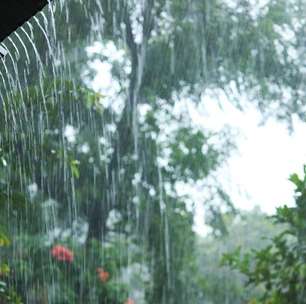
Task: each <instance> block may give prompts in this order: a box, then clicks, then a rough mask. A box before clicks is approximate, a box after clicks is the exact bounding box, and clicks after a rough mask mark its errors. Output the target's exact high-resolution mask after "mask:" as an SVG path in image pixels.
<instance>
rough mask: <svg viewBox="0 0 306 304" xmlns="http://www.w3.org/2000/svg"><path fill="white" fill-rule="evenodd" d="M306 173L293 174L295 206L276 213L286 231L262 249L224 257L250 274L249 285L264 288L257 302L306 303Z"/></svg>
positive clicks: (238, 252)
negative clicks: (300, 176) (301, 177)
mask: <svg viewBox="0 0 306 304" xmlns="http://www.w3.org/2000/svg"><path fill="white" fill-rule="evenodd" d="M304 173H305V176H304V178H303V179H300V178H299V176H298V175H297V174H293V175H292V176H291V177H290V180H291V181H292V182H293V183H294V184H295V186H296V205H295V206H294V207H290V208H289V207H287V206H284V207H281V208H278V209H277V213H276V215H275V216H274V219H275V221H276V222H277V223H282V224H285V225H286V227H287V228H286V230H285V231H283V232H282V233H280V234H278V235H277V236H275V237H274V238H273V239H272V240H271V243H270V244H269V245H268V246H267V247H265V248H263V249H261V250H253V251H252V252H250V253H248V254H241V252H240V250H239V249H237V250H236V251H234V252H233V253H231V254H226V255H225V256H224V260H225V262H226V263H227V264H228V265H229V266H231V267H232V268H235V269H238V270H239V271H240V272H241V273H243V274H245V275H246V276H247V278H248V285H252V286H262V287H263V288H264V291H265V292H264V295H263V297H262V298H260V299H258V303H265V304H266V303H267V304H268V303H271V304H272V303H275V304H276V303H277V304H280V303H297V304H302V303H305V286H306V271H305V270H306V269H305V256H306V255H305V241H306V239H305V231H306V230H305V215H306V213H305V210H306V204H305V202H306V199H305V197H306V196H305V195H306V190H305V189H306V187H305V185H306V183H305V181H306V170H305V168H304ZM256 303H257V302H256Z"/></svg>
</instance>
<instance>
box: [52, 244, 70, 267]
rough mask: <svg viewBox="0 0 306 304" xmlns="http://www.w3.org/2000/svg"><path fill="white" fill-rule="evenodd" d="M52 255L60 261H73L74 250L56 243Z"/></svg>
mask: <svg viewBox="0 0 306 304" xmlns="http://www.w3.org/2000/svg"><path fill="white" fill-rule="evenodd" d="M51 255H52V256H53V257H54V258H55V259H56V260H58V261H61V262H68V263H72V261H73V252H72V251H71V250H70V249H68V248H66V247H65V246H62V245H56V246H54V247H53V248H52V250H51Z"/></svg>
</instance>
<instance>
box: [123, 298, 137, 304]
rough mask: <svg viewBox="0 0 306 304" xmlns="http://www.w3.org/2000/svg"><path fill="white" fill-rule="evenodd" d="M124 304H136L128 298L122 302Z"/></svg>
mask: <svg viewBox="0 0 306 304" xmlns="http://www.w3.org/2000/svg"><path fill="white" fill-rule="evenodd" d="M124 304H136V303H135V301H134V300H133V299H131V298H128V299H127V300H126V301H125V302H124Z"/></svg>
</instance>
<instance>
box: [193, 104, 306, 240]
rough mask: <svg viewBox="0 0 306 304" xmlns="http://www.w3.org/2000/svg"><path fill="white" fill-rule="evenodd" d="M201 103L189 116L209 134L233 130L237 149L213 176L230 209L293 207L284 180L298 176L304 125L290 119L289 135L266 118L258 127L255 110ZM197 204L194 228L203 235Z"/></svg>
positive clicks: (304, 151) (303, 160)
mask: <svg viewBox="0 0 306 304" xmlns="http://www.w3.org/2000/svg"><path fill="white" fill-rule="evenodd" d="M203 104H205V110H203V111H201V110H198V111H197V113H193V116H194V119H195V120H198V121H200V120H201V121H202V122H203V125H206V126H209V128H210V129H212V130H220V129H222V127H224V126H225V125H229V126H230V127H232V128H235V129H236V130H237V131H238V132H239V136H238V137H237V139H236V144H237V150H236V151H234V152H233V153H232V155H231V157H230V158H229V159H228V161H227V163H226V164H225V165H224V166H222V168H220V170H219V171H218V173H217V176H218V179H219V181H221V183H222V184H223V186H224V187H225V189H226V190H227V191H228V193H229V194H230V195H231V198H232V200H233V202H234V204H235V206H236V207H237V208H240V209H244V210H251V209H253V208H254V207H255V206H260V208H261V210H262V211H264V212H266V213H268V214H273V213H274V212H275V208H276V207H278V206H281V205H284V204H287V205H293V203H294V199H293V195H294V186H293V185H292V183H291V182H290V181H289V180H288V178H289V176H290V175H291V174H292V173H298V174H300V175H301V176H302V172H303V165H304V164H306V140H305V139H306V124H305V123H303V122H301V121H299V120H298V119H295V120H294V132H293V133H292V134H290V133H289V132H288V129H287V128H286V125H285V124H284V123H281V122H279V121H276V120H275V119H272V118H271V119H269V120H268V121H267V122H266V123H265V124H264V125H261V124H260V122H261V120H260V113H259V112H258V111H257V110H256V109H255V108H252V107H249V108H248V109H247V110H246V111H245V112H241V111H239V110H237V108H235V107H234V106H233V105H231V104H230V103H229V102H228V101H226V100H222V109H220V107H219V106H218V105H217V104H216V102H215V100H212V99H209V98H208V99H206V100H205V101H204V102H203ZM203 108H204V105H203ZM198 203H199V204H197V207H196V215H195V230H196V231H197V232H198V233H199V234H200V235H205V234H206V233H207V227H205V225H204V223H203V217H204V210H203V207H202V206H201V204H200V202H198Z"/></svg>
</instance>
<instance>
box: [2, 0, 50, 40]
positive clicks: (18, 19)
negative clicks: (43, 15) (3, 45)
mask: <svg viewBox="0 0 306 304" xmlns="http://www.w3.org/2000/svg"><path fill="white" fill-rule="evenodd" d="M47 3H48V1H47V0H22V1H20V0H11V1H1V2H0V20H1V24H0V42H1V41H3V40H4V39H5V38H6V37H7V36H9V35H10V34H11V33H12V32H14V31H15V30H16V29H17V28H18V27H20V26H22V25H23V24H24V23H25V22H26V21H28V20H29V19H30V18H31V17H32V16H34V15H35V14H36V13H37V12H38V11H40V10H41V9H42V8H43V7H44V6H45V5H46V4H47Z"/></svg>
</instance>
